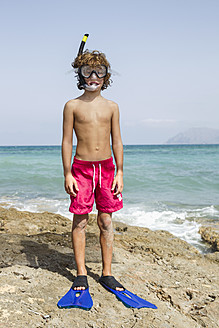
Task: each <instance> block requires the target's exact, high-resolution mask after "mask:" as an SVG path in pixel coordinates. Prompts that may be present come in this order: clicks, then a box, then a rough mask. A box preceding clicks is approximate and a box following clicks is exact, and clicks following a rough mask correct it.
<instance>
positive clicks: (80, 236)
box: [72, 214, 88, 290]
mask: <svg viewBox="0 0 219 328" xmlns="http://www.w3.org/2000/svg"><path fill="white" fill-rule="evenodd" d="M87 221H88V214H83V215H78V214H74V217H73V223H72V246H73V250H74V255H75V262H76V266H77V276H81V275H85V276H86V275H87V270H86V267H85V228H86V225H87ZM75 289H77V290H81V289H85V288H84V287H77V288H75Z"/></svg>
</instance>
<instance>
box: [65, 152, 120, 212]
mask: <svg viewBox="0 0 219 328" xmlns="http://www.w3.org/2000/svg"><path fill="white" fill-rule="evenodd" d="M71 171H72V175H73V177H74V178H75V179H76V181H77V184H78V189H79V191H78V193H77V196H76V197H73V196H70V198H71V204H70V207H69V211H70V212H71V213H75V214H87V213H90V212H91V211H92V209H93V204H94V199H95V201H96V208H97V209H98V210H99V211H101V212H104V213H112V212H116V211H118V210H120V209H121V208H122V207H123V200H122V194H121V193H120V194H118V195H116V196H115V195H113V193H114V190H113V191H112V190H111V188H112V183H113V179H114V172H115V165H114V164H113V158H112V157H111V158H109V159H105V160H102V161H82V160H80V159H77V158H74V162H73V164H72V170H71Z"/></svg>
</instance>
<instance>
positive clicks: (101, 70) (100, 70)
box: [81, 65, 107, 79]
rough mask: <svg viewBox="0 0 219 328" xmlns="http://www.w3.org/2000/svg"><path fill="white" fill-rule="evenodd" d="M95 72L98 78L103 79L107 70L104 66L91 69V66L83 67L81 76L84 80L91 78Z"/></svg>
mask: <svg viewBox="0 0 219 328" xmlns="http://www.w3.org/2000/svg"><path fill="white" fill-rule="evenodd" d="M93 72H94V73H95V74H96V75H97V77H99V78H100V79H101V78H103V77H105V76H106V74H107V68H106V66H104V65H99V66H95V67H90V66H89V65H83V66H81V75H82V76H83V77H84V78H89V77H90V76H91V74H92V73H93Z"/></svg>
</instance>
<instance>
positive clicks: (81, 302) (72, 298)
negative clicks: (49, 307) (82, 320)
mask: <svg viewBox="0 0 219 328" xmlns="http://www.w3.org/2000/svg"><path fill="white" fill-rule="evenodd" d="M57 305H58V307H59V308H61V309H62V308H80V309H84V310H90V309H91V308H92V306H93V300H92V298H91V296H90V293H89V288H87V289H85V290H73V289H72V288H71V289H70V290H69V291H68V292H67V293H66V294H65V295H64V296H63V297H62V298H61V299H60V300H59V301H58V303H57Z"/></svg>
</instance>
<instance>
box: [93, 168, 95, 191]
mask: <svg viewBox="0 0 219 328" xmlns="http://www.w3.org/2000/svg"><path fill="white" fill-rule="evenodd" d="M93 168H94V173H93V192H94V189H95V165H94V164H93Z"/></svg>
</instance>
